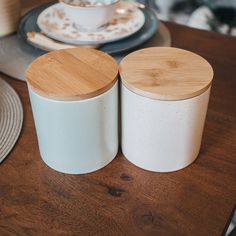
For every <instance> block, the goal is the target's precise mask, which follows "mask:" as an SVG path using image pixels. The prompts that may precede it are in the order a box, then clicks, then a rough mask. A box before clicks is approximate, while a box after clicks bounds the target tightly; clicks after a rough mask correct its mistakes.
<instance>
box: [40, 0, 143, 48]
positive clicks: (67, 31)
mask: <svg viewBox="0 0 236 236" xmlns="http://www.w3.org/2000/svg"><path fill="white" fill-rule="evenodd" d="M144 23H145V17H144V14H143V12H142V11H141V10H139V9H138V8H136V7H135V6H134V5H133V4H130V3H128V2H124V1H122V2H120V3H118V7H117V10H116V13H115V14H114V16H113V18H112V20H111V22H110V23H109V24H108V25H107V26H106V27H104V28H103V29H101V30H99V31H91V32H86V31H81V30H80V29H79V28H78V27H76V24H75V22H71V21H70V20H69V19H68V17H67V14H66V13H65V11H64V8H63V6H62V4H61V3H58V4H54V5H52V6H50V7H48V8H47V9H45V10H44V11H43V12H42V13H41V14H40V15H39V17H38V20H37V24H38V26H39V28H40V29H41V30H42V32H44V33H45V34H46V35H48V36H49V37H51V38H53V39H56V40H59V41H61V42H64V43H69V44H75V45H81V44H103V43H108V42H113V41H117V40H120V39H123V38H126V37H128V36H130V35H132V34H134V33H136V32H137V31H138V30H139V29H141V27H142V26H143V25H144Z"/></svg>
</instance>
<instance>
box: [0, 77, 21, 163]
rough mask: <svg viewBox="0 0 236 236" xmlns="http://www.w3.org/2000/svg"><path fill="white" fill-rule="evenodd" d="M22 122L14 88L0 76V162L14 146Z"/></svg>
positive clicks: (19, 105)
mask: <svg viewBox="0 0 236 236" xmlns="http://www.w3.org/2000/svg"><path fill="white" fill-rule="evenodd" d="M22 124H23V108H22V104H21V101H20V98H19V96H18V95H17V93H16V92H15V90H14V89H13V88H12V87H11V86H10V85H9V84H7V83H6V82H5V81H4V80H3V79H1V78H0V163H1V162H2V161H3V160H4V159H5V157H6V156H7V155H8V154H9V153H10V151H11V150H12V148H13V147H14V145H15V143H16V141H17V139H18V137H19V135H20V132H21V128H22Z"/></svg>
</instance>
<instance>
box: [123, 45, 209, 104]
mask: <svg viewBox="0 0 236 236" xmlns="http://www.w3.org/2000/svg"><path fill="white" fill-rule="evenodd" d="M119 71H120V76H121V79H122V83H123V84H124V85H125V86H126V87H127V88H128V89H129V90H131V91H133V92H134V93H137V94H139V95H141V96H145V97H149V98H152V99H159V100H182V99H188V98H192V97H195V96H198V95H200V94H202V93H203V92H204V91H206V90H207V89H208V88H209V87H210V85H211V82H212V79H213V69H212V67H211V65H210V64H209V63H208V62H207V61H206V60H205V59H204V58H202V57H201V56H199V55H197V54H195V53H192V52H189V51H186V50H183V49H178V48H171V47H153V48H146V49H142V50H139V51H136V52H133V53H131V54H129V55H128V56H126V57H125V58H124V59H123V60H122V61H121V63H120V67H119Z"/></svg>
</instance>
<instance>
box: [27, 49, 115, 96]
mask: <svg viewBox="0 0 236 236" xmlns="http://www.w3.org/2000/svg"><path fill="white" fill-rule="evenodd" d="M117 75H118V65H117V63H116V62H115V60H114V59H113V58H112V57H111V56H109V55H108V54H106V53H103V52H100V51H97V50H95V49H88V48H71V49H63V50H58V51H54V52H50V53H47V54H45V55H43V56H41V57H39V58H38V59H36V60H35V61H33V62H32V63H31V65H30V66H29V67H28V69H27V71H26V80H27V83H28V86H29V87H30V88H31V89H32V90H33V91H35V92H36V93H38V94H39V95H41V96H44V97H48V98H52V99H56V100H82V99H86V98H91V97H95V96H97V95H100V94H102V93H104V92H105V91H107V90H109V89H110V88H111V87H112V86H113V85H114V84H115V82H116V80H117Z"/></svg>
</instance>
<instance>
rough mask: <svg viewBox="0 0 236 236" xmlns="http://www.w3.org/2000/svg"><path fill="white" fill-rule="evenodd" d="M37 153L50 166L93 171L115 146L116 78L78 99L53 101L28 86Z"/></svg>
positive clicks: (108, 158) (108, 159) (111, 156)
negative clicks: (107, 86) (95, 92)
mask: <svg viewBox="0 0 236 236" xmlns="http://www.w3.org/2000/svg"><path fill="white" fill-rule="evenodd" d="M29 94H30V100H31V105H32V110H33V115H34V121H35V126H36V131H37V137H38V143H39V149H40V154H41V157H42V159H43V161H44V162H45V163H46V164H47V165H48V166H50V167H51V168H53V169H55V170H57V171H60V172H63V173H69V174H84V173H89V172H93V171H96V170H98V169H100V168H102V167H104V166H106V165H107V164H108V163H110V162H111V161H112V160H113V159H114V157H115V156H116V154H117V150H118V114H117V112H118V108H117V107H118V105H117V103H118V101H117V100H118V98H117V96H118V94H117V82H116V84H115V85H114V86H113V87H112V88H111V89H110V90H108V91H106V92H105V93H103V94H101V95H99V96H97V97H93V98H90V99H85V100H80V101H65V102H64V101H56V100H52V99H48V98H45V97H42V96H40V95H38V94H36V93H35V92H34V91H32V89H31V88H30V87H29Z"/></svg>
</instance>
